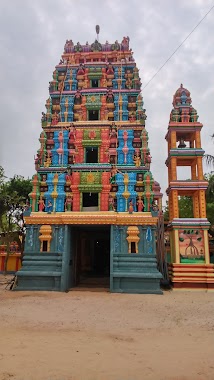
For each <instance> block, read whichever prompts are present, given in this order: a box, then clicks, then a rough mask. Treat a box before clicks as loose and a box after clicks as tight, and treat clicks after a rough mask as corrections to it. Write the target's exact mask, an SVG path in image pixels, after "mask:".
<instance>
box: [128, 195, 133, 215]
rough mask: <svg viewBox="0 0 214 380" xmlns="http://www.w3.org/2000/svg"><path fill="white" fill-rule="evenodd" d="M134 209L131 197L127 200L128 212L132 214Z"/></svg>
mask: <svg viewBox="0 0 214 380" xmlns="http://www.w3.org/2000/svg"><path fill="white" fill-rule="evenodd" d="M133 211H134V205H133V201H132V199H131V200H130V201H129V214H132V213H133Z"/></svg>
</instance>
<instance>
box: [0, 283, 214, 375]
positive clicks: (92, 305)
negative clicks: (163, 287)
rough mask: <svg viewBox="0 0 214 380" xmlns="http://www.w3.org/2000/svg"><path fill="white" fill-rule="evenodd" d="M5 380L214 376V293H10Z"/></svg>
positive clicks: (0, 344) (1, 307)
mask: <svg viewBox="0 0 214 380" xmlns="http://www.w3.org/2000/svg"><path fill="white" fill-rule="evenodd" d="M4 281H5V278H4V277H3V276H0V283H1V286H0V380H9V379H10V380H68V379H69V380H71V379H72V380H110V379H111V380H147V379H148V380H199V379H200V380H205V379H210V380H213V379H214V293H204V292H172V291H168V292H165V293H164V295H163V296H160V295H131V294H110V293H108V292H100V291H94V292H92V291H71V292H69V293H55V292H12V291H6V290H5V289H4V288H5V285H3V282H4Z"/></svg>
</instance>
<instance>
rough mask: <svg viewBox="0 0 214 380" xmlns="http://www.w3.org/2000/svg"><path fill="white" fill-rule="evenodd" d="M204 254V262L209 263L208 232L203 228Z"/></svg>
mask: <svg viewBox="0 0 214 380" xmlns="http://www.w3.org/2000/svg"><path fill="white" fill-rule="evenodd" d="M204 255H205V263H206V264H210V253H209V239H208V232H207V231H206V230H204Z"/></svg>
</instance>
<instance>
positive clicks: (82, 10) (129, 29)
mask: <svg viewBox="0 0 214 380" xmlns="http://www.w3.org/2000/svg"><path fill="white" fill-rule="evenodd" d="M211 6H212V2H211V1H206V2H204V1H202V0H197V1H196V0H189V1H188V2H186V1H184V0H181V1H180V2H174V1H173V2H172V1H170V0H164V1H161V2H160V1H159V0H144V1H143V2H142V1H140V0H133V1H132V3H130V2H129V1H127V0H123V1H118V2H115V1H113V0H107V1H103V2H100V0H92V1H90V2H88V1H87V0H81V1H78V2H77V1H76V2H74V1H70V0H64V1H61V2H59V1H57V0H46V1H43V0H37V1H36V2H33V1H27V0H19V1H16V0H11V1H1V3H0V35H1V62H0V65H1V70H0V80H1V89H2V90H1V93H0V97H1V99H0V104H1V146H0V164H1V165H3V167H4V168H5V171H6V174H7V176H9V177H10V176H13V175H14V174H22V175H24V176H25V177H27V176H30V177H31V176H32V175H33V173H34V155H35V154H36V151H37V149H38V147H39V143H38V138H39V134H40V132H41V125H40V119H41V117H40V116H41V112H42V111H44V110H45V101H46V99H47V98H48V83H49V81H50V80H51V78H52V73H53V70H54V66H55V65H56V64H58V62H59V59H60V56H61V54H62V52H63V47H64V43H65V40H66V39H72V40H73V41H74V42H77V41H80V42H81V43H85V42H86V41H87V40H88V41H89V42H93V41H94V39H95V36H96V33H95V25H96V24H99V25H100V27H101V30H100V41H101V42H105V41H106V40H108V41H109V42H111V41H112V42H113V41H115V40H116V39H118V40H121V39H122V37H123V36H124V35H125V36H127V35H128V36H129V37H130V44H131V47H132V49H133V51H134V57H135V59H136V63H137V66H138V67H139V69H140V75H141V79H142V83H143V87H144V86H145V85H146V83H148V81H149V80H150V78H151V77H152V76H153V75H154V74H155V73H156V72H157V70H158V69H159V67H160V66H161V65H162V64H163V63H164V62H165V61H166V59H167V58H168V57H169V56H170V55H171V54H172V52H173V51H174V50H175V49H176V47H177V46H178V45H179V44H180V43H181V42H182V41H183V40H184V38H185V37H186V36H187V35H188V33H189V32H190V31H191V30H192V29H193V28H194V26H195V25H196V24H197V22H198V21H199V20H200V19H201V18H202V17H203V16H204V14H205V13H206V12H207V11H208V10H209V8H211ZM213 21H214V11H212V12H211V13H210V14H209V15H208V16H207V17H206V18H205V20H204V21H203V22H202V23H201V25H200V26H199V27H198V28H197V29H196V30H195V31H194V33H193V34H192V35H191V37H190V38H189V39H188V40H187V41H186V42H185V44H184V45H183V46H182V47H181V48H180V49H179V50H178V52H177V53H176V54H175V55H174V56H173V57H172V58H171V60H170V61H169V62H168V63H167V64H166V65H165V66H164V67H163V69H162V70H161V71H160V73H158V75H157V76H156V77H155V78H154V79H153V80H152V81H151V83H150V84H149V85H148V86H147V87H146V88H145V89H144V91H143V97H144V105H145V108H146V109H147V125H146V128H147V130H148V132H149V145H150V148H151V153H152V157H153V163H152V172H153V174H154V177H155V179H156V180H157V181H159V182H160V184H161V187H162V191H163V192H165V189H166V188H167V184H168V179H167V168H166V166H165V159H166V156H167V145H166V142H165V139H164V137H165V134H166V132H167V127H168V121H169V114H170V111H171V108H172V105H171V104H172V97H173V94H174V93H175V91H176V89H177V88H178V87H179V85H180V83H183V84H184V86H185V87H187V88H188V89H189V90H190V92H191V96H192V101H193V106H194V107H195V108H196V109H197V110H198V113H199V115H200V121H201V122H202V123H203V124H204V128H203V132H202V144H203V148H204V149H205V150H206V151H207V152H208V153H213V151H214V145H213V143H212V141H211V139H210V135H212V133H213V120H214V115H213V113H214V107H213V92H214V67H213V66H214V56H213V45H214V22H213ZM206 170H207V168H206Z"/></svg>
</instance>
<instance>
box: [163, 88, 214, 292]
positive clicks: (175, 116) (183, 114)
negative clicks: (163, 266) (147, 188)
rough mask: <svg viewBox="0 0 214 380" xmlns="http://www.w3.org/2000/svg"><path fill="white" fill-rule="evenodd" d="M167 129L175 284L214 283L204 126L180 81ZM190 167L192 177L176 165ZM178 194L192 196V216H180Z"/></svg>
mask: <svg viewBox="0 0 214 380" xmlns="http://www.w3.org/2000/svg"><path fill="white" fill-rule="evenodd" d="M172 104H173V109H172V112H171V114H170V121H169V126H168V133H167V135H166V140H167V143H168V158H167V161H166V165H167V166H168V178H169V187H168V189H167V194H168V196H169V221H170V222H169V226H170V230H171V240H170V245H171V280H172V282H173V285H174V287H175V288H192V287H195V288H203V289H204V288H205V289H210V288H213V287H214V266H213V265H210V258H209V244H208V229H209V225H210V223H209V222H208V220H207V219H206V199H205V191H206V189H207V186H208V182H207V181H205V180H204V175H203V166H202V159H203V155H204V150H203V149H202V148H201V137H200V133H201V128H202V127H203V125H202V124H201V123H199V122H198V115H197V111H196V110H195V109H194V108H193V107H192V101H191V98H190V92H189V91H188V90H187V89H185V88H184V87H183V85H182V84H181V86H180V88H179V89H178V90H177V91H176V93H175V95H174V97H173V103H172ZM178 167H189V168H191V178H190V179H187V180H185V181H184V180H180V179H179V178H178V173H177V168H178ZM179 196H188V197H190V202H191V200H192V203H193V218H188V219H186V218H180V217H179V202H178V198H179Z"/></svg>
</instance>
